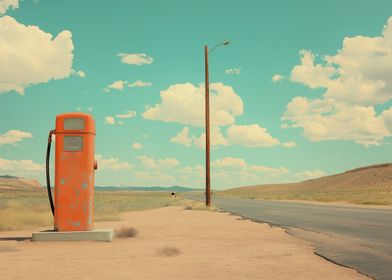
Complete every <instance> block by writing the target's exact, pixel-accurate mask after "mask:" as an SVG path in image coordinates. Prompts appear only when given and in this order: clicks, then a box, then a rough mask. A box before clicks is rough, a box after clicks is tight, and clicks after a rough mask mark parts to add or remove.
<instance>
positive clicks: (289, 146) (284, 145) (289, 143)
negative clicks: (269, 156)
mask: <svg viewBox="0 0 392 280" xmlns="http://www.w3.org/2000/svg"><path fill="white" fill-rule="evenodd" d="M282 146H283V147H285V148H294V147H297V143H295V142H294V141H290V142H285V143H283V144H282Z"/></svg>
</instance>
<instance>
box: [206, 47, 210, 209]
mask: <svg viewBox="0 0 392 280" xmlns="http://www.w3.org/2000/svg"><path fill="white" fill-rule="evenodd" d="M204 62H205V74H206V77H205V83H206V84H205V91H206V97H205V103H206V104H205V115H206V118H205V120H206V205H207V206H211V187H210V92H209V91H210V89H209V86H210V85H209V79H208V46H204Z"/></svg>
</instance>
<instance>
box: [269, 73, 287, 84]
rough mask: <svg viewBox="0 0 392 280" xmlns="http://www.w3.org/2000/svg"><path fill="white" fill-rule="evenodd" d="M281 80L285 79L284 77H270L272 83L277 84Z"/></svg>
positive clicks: (276, 75)
mask: <svg viewBox="0 0 392 280" xmlns="http://www.w3.org/2000/svg"><path fill="white" fill-rule="evenodd" d="M283 79H285V77H284V76H282V75H278V74H275V75H273V76H272V82H274V83H277V82H279V81H281V80H283Z"/></svg>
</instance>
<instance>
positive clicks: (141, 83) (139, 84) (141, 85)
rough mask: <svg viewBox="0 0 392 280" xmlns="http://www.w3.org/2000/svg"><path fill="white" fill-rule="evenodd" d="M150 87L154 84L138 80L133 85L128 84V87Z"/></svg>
mask: <svg viewBox="0 0 392 280" xmlns="http://www.w3.org/2000/svg"><path fill="white" fill-rule="evenodd" d="M150 86H152V83H150V82H143V81H140V80H137V81H136V82H133V83H128V87H150Z"/></svg>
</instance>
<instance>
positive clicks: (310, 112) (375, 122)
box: [282, 97, 390, 146]
mask: <svg viewBox="0 0 392 280" xmlns="http://www.w3.org/2000/svg"><path fill="white" fill-rule="evenodd" d="M282 120H285V121H289V124H287V125H288V126H289V127H301V128H303V135H304V136H305V137H306V138H308V139H309V140H311V141H322V140H351V141H355V142H356V143H358V144H363V145H365V146H370V145H379V144H380V141H381V140H382V139H383V138H384V137H386V136H389V135H390V132H389V131H388V130H387V128H386V127H385V124H384V120H383V118H382V117H381V116H377V115H376V112H375V110H374V108H373V107H371V106H370V107H365V106H358V105H348V104H346V103H338V102H336V101H334V100H333V99H316V100H308V99H307V98H305V97H295V98H294V99H293V100H292V101H291V102H290V103H289V104H288V105H287V110H286V112H285V113H284V115H283V117H282Z"/></svg>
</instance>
